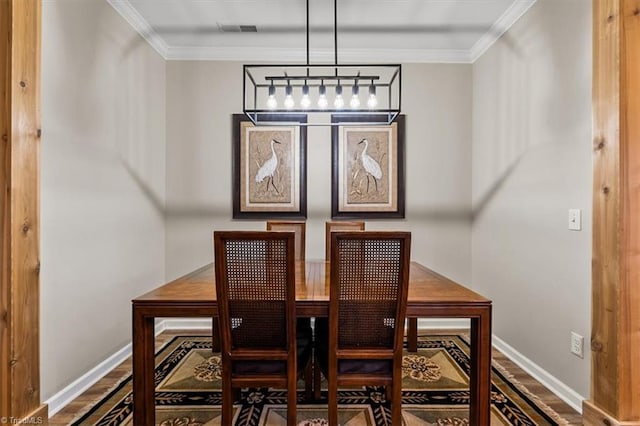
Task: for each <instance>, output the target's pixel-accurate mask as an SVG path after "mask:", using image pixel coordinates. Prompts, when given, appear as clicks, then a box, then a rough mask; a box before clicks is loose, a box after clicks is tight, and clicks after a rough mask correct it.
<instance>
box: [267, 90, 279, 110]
mask: <svg viewBox="0 0 640 426" xmlns="http://www.w3.org/2000/svg"><path fill="white" fill-rule="evenodd" d="M267 108H269V109H276V108H278V101H277V100H276V88H275V86H269V97H268V98H267Z"/></svg>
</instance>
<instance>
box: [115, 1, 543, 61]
mask: <svg viewBox="0 0 640 426" xmlns="http://www.w3.org/2000/svg"><path fill="white" fill-rule="evenodd" d="M535 1H536V0H338V15H337V16H338V61H339V62H340V63H347V62H358V61H360V62H362V61H369V62H370V61H381V62H387V61H394V62H473V61H474V60H475V59H476V58H477V57H479V56H480V55H481V54H482V53H483V52H484V51H485V50H486V49H487V48H488V47H489V46H490V45H491V44H492V43H493V42H494V41H495V40H496V39H497V38H498V37H499V36H500V35H501V34H502V33H503V32H504V31H506V30H507V29H508V28H509V27H510V26H511V25H513V23H514V22H515V21H517V19H518V18H519V17H520V16H521V15H522V14H524V13H525V12H526V11H527V10H528V9H529V7H531V6H532V5H533V3H535ZM108 2H109V3H110V4H111V5H112V6H113V7H114V8H115V9H116V10H117V11H118V12H119V13H120V14H121V15H122V16H123V17H124V18H125V19H126V20H127V21H128V22H129V23H130V24H131V25H132V26H133V27H134V28H135V29H136V30H137V31H138V32H139V33H140V34H141V35H142V36H143V37H144V38H145V39H147V41H149V43H150V44H151V45H152V46H153V47H154V48H155V49H156V50H157V51H158V52H159V53H160V54H162V55H163V56H164V57H165V58H166V59H213V60H243V61H256V62H259V61H284V62H287V61H288V62H299V63H304V61H305V58H306V8H305V0H108ZM309 15H310V36H309V45H310V61H311V63H321V62H325V63H326V62H330V63H332V62H333V58H334V38H333V35H334V34H333V19H334V12H333V0H309ZM244 25H247V26H255V29H256V32H240V31H239V27H240V26H244Z"/></svg>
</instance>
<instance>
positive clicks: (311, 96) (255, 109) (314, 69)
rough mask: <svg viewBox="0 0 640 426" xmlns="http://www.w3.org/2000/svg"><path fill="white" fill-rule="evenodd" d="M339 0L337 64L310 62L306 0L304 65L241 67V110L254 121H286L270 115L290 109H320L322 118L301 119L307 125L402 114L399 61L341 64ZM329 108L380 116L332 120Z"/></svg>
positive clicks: (335, 10) (309, 111)
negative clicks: (391, 62) (397, 62)
mask: <svg viewBox="0 0 640 426" xmlns="http://www.w3.org/2000/svg"><path fill="white" fill-rule="evenodd" d="M337 3H338V1H337V0H334V3H333V15H334V23H333V35H334V63H333V64H313V65H312V64H310V63H309V0H307V1H306V6H307V25H306V27H307V62H306V64H287V65H282V64H267V65H264V64H262V65H244V66H243V85H242V92H243V93H242V95H243V107H242V108H243V109H242V110H243V112H244V113H245V115H246V116H247V117H248V118H249V119H250V120H251V121H252V122H253V123H254V124H255V125H274V124H275V125H282V121H270V119H271V118H272V117H277V116H278V115H288V114H292V113H307V114H315V113H318V116H319V117H320V118H319V119H316V120H311V121H309V120H308V122H307V123H300V125H303V126H305V125H307V126H313V125H324V126H336V125H354V124H357V125H363V124H366V125H381V124H382V125H386V124H389V123H391V122H392V121H393V120H394V119H395V117H396V116H397V115H398V114H399V113H400V100H401V97H400V92H401V88H402V82H401V78H402V67H401V65H400V64H345V65H342V64H338V8H337V7H338V6H337ZM361 96H362V97H363V98H362V99H361ZM322 113H324V114H322ZM331 113H339V114H340V115H358V114H366V115H368V116H370V117H375V118H376V120H373V121H371V122H370V123H363V122H357V123H356V122H353V121H347V122H339V121H338V122H332V121H331V119H330V115H331ZM323 118H324V120H323Z"/></svg>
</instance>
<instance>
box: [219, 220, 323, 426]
mask: <svg viewBox="0 0 640 426" xmlns="http://www.w3.org/2000/svg"><path fill="white" fill-rule="evenodd" d="M214 251H215V254H214V256H215V257H214V263H215V280H216V296H217V301H218V318H219V325H220V335H221V346H222V351H221V355H222V424H224V425H228V424H231V421H232V417H233V399H234V398H233V395H234V393H233V389H234V388H236V389H237V388H243V387H254V386H255V387H261V386H274V387H284V388H286V389H287V425H290V426H292V425H295V424H296V402H297V390H296V385H297V379H298V377H299V376H302V375H303V373H304V372H305V371H306V372H307V373H308V372H309V371H310V369H309V368H308V365H309V364H310V362H311V353H312V336H311V334H310V333H308V334H306V335H305V334H300V333H297V330H296V305H295V301H296V292H295V285H296V279H295V253H294V251H295V235H294V233H293V232H268V231H220V232H214ZM310 379H311V377H310V376H309V375H306V377H305V390H306V395H307V396H310V395H311V380H310Z"/></svg>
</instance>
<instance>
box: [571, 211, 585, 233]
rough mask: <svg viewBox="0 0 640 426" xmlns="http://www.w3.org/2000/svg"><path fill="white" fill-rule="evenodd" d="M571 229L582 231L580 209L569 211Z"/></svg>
mask: <svg viewBox="0 0 640 426" xmlns="http://www.w3.org/2000/svg"><path fill="white" fill-rule="evenodd" d="M569 229H570V230H572V231H580V230H582V211H581V210H580V209H569Z"/></svg>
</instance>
